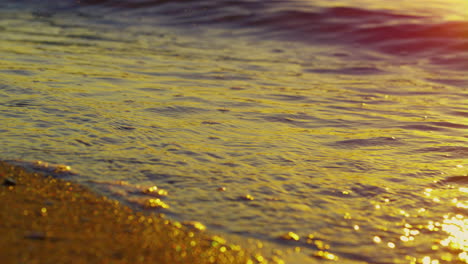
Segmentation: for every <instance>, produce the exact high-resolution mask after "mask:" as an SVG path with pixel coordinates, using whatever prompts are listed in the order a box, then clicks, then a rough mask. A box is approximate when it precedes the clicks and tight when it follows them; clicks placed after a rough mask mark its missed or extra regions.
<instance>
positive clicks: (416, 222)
mask: <svg viewBox="0 0 468 264" xmlns="http://www.w3.org/2000/svg"><path fill="white" fill-rule="evenodd" d="M467 10H468V4H467V2H466V1H461V0H460V1H458V0H450V1H447V0H443V1H442V0H433V1H412V2H411V3H407V2H406V1H369V0H349V1H338V0H337V1H308V0H297V1H293V0H288V1H260V0H243V1H228V0H222V1H209V0H201V1H192V0H186V1H182V0H180V1H163V0H159V1H157V0H153V1H151V0H146V1H144V0H139V1H137V0H134V1H133V0H122V1H117V0H115V1H113V0H108V1H106V0H101V1H91V0H82V1H53V0H50V1H27V0H25V1H8V0H4V1H1V2H0V120H1V124H2V126H1V127H0V133H1V138H0V142H1V149H0V157H1V159H3V160H10V161H13V162H17V163H18V164H23V165H24V166H27V167H43V168H44V167H45V165H44V164H45V163H44V162H50V163H56V164H65V165H68V166H70V167H71V172H69V173H62V174H58V175H56V176H57V177H62V178H65V179H68V180H72V181H76V182H79V183H82V184H85V185H87V186H89V187H91V188H93V189H94V190H96V191H98V192H100V193H102V194H105V195H108V196H111V197H112V198H115V199H119V200H120V201H122V202H123V203H125V204H128V205H130V206H133V207H134V208H135V209H137V210H145V211H148V212H156V213H164V214H166V215H168V217H170V218H173V219H176V220H180V221H199V222H201V223H203V224H204V225H206V226H208V228H209V229H212V230H215V231H216V232H219V233H224V234H236V235H238V236H240V237H245V238H256V239H260V240H261V241H266V242H270V243H272V245H274V246H275V245H276V246H278V248H291V249H294V250H295V251H301V252H302V253H301V254H303V255H304V256H306V257H305V258H301V260H300V261H298V262H304V263H309V262H310V263H315V262H322V261H327V259H331V260H336V261H338V262H340V263H448V262H451V263H468V255H467V254H468V242H467V238H468V189H467V188H468V185H467V184H468V176H467V172H468V170H467V168H466V166H468V162H467V160H468V145H467V142H468V104H467V102H468V89H467V88H468V77H467V70H468V21H467V20H468V14H467V12H466V11H467ZM36 161H41V162H42V163H37V162H36ZM150 186H158V188H162V189H164V190H167V191H168V194H169V195H168V196H167V197H163V198H161V199H162V200H163V201H164V203H166V204H167V205H169V208H166V209H160V208H159V209H158V208H148V206H146V207H145V206H144V205H145V204H144V203H143V202H141V201H142V200H144V199H146V198H147V197H146V196H145V195H142V194H141V192H138V191H135V190H139V188H143V189H144V188H146V187H150ZM150 207H151V206H150ZM289 232H292V233H289ZM293 233H294V234H296V235H297V236H299V239H298V240H296V239H297V237H296V236H295V235H294V234H293ZM288 234H289V235H288Z"/></svg>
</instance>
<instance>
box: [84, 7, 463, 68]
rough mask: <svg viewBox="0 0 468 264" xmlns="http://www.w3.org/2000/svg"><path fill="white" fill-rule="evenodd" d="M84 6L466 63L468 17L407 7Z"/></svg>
mask: <svg viewBox="0 0 468 264" xmlns="http://www.w3.org/2000/svg"><path fill="white" fill-rule="evenodd" d="M80 4H81V5H82V6H87V7H90V6H92V7H93V8H95V7H98V6H99V7H104V8H113V10H115V12H119V10H120V11H125V10H132V15H134V16H135V17H139V18H141V17H142V16H145V17H146V18H148V17H153V16H154V17H165V18H167V19H168V20H167V21H168V22H167V23H168V24H171V25H175V26H181V27H189V26H190V27H193V26H197V27H206V26H208V27H210V26H213V27H216V28H220V27H221V28H225V29H226V30H230V31H233V32H232V34H233V35H236V34H249V35H253V36H257V37H260V38H274V39H282V40H287V41H300V42H306V43H312V44H326V45H330V44H333V45H346V46H349V47H351V48H358V49H361V48H366V49H372V50H376V51H378V52H383V53H385V54H391V55H396V56H404V57H406V56H411V57H424V58H428V63H430V64H434V65H444V66H451V65H452V66H454V67H455V68H465V67H466V66H467V65H466V64H467V63H466V61H468V60H467V59H468V21H446V20H443V19H438V18H435V17H434V16H431V15H429V14H420V15H415V14H414V12H412V13H409V12H406V10H403V9H401V10H398V9H394V10H374V9H364V8H362V7H356V6H352V1H350V6H343V7H319V6H304V5H294V4H293V2H292V1H269V2H264V1H258V0H244V1H231V0H224V1H207V0H205V1H193V0H177V1H168V0H134V1H131V0H126V1H116V0H82V1H81V2H80Z"/></svg>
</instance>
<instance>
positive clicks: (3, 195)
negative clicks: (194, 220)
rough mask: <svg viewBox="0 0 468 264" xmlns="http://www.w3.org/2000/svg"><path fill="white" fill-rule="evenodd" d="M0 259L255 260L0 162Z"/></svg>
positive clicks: (195, 232)
mask: <svg viewBox="0 0 468 264" xmlns="http://www.w3.org/2000/svg"><path fill="white" fill-rule="evenodd" d="M0 184H1V185H0V234H1V236H0V260H1V262H2V263H5V264H6V263H41V264H43V263H54V264H56V263H168V264H169V263H170V264H175V263H197V264H201V263H219V264H222V263H256V262H257V261H258V260H256V259H255V258H253V260H250V257H251V256H253V254H252V253H249V252H248V251H246V250H244V249H242V248H241V247H239V246H237V245H231V244H229V243H226V242H225V241H224V240H223V241H220V240H219V239H216V238H218V237H217V236H210V235H209V234H208V233H204V232H201V231H198V230H194V229H191V228H190V227H186V226H184V225H181V224H179V223H177V222H171V221H169V220H166V219H164V218H162V217H159V216H155V215H146V214H143V213H140V212H135V211H133V210H131V209H130V208H128V207H126V206H123V205H121V204H119V203H118V202H117V201H113V200H110V199H108V198H106V197H102V196H99V195H97V194H95V193H93V192H91V191H90V190H88V189H87V188H85V187H83V186H81V185H78V184H75V183H71V182H67V181H64V180H60V179H56V178H52V177H50V176H44V175H41V174H37V173H30V172H27V171H25V170H24V169H22V168H20V167H17V166H13V165H11V164H8V163H5V162H0Z"/></svg>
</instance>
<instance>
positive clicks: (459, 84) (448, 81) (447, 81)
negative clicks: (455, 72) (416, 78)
mask: <svg viewBox="0 0 468 264" xmlns="http://www.w3.org/2000/svg"><path fill="white" fill-rule="evenodd" d="M466 50H468V47H467V49H466ZM445 64H446V63H445ZM427 80H428V81H431V82H435V83H441V84H447V85H452V86H457V87H467V86H468V80H460V79H445V78H437V79H435V78H428V79H427Z"/></svg>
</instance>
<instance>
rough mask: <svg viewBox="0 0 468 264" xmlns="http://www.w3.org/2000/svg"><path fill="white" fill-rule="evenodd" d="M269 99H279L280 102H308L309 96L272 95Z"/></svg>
mask: <svg viewBox="0 0 468 264" xmlns="http://www.w3.org/2000/svg"><path fill="white" fill-rule="evenodd" d="M268 97H269V98H273V99H277V100H280V101H304V100H307V99H308V97H307V96H303V95H287V94H270V95H268Z"/></svg>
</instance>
